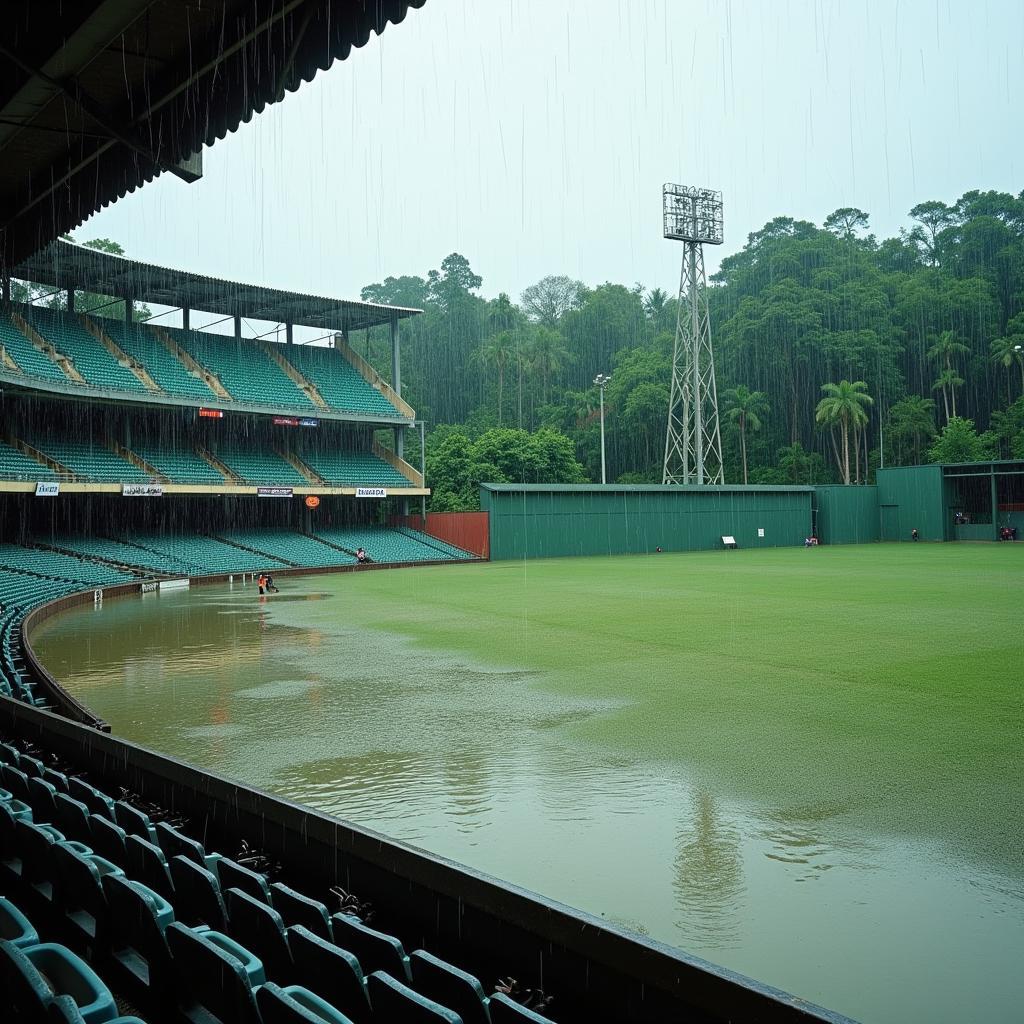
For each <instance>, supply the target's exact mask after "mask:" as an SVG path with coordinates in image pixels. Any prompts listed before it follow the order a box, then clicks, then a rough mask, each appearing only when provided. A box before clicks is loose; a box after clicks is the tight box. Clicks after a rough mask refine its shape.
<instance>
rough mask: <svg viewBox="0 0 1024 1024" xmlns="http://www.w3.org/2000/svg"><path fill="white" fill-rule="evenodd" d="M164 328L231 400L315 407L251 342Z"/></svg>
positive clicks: (270, 404)
mask: <svg viewBox="0 0 1024 1024" xmlns="http://www.w3.org/2000/svg"><path fill="white" fill-rule="evenodd" d="M166 330H167V333H168V335H170V336H171V337H172V338H173V339H174V341H175V342H177V344H178V345H180V346H181V348H183V349H184V350H185V351H186V352H187V353H188V354H189V355H190V356H191V357H192V358H193V359H194V360H195V361H196V362H197V363H199V365H200V366H203V367H205V368H206V369H207V370H209V371H210V372H211V373H212V374H213V375H214V376H215V377H216V378H217V379H218V380H219V381H220V382H221V384H222V385H223V386H224V388H225V390H226V391H227V393H228V394H229V395H230V396H231V397H232V398H233V399H234V400H235V401H237V402H250V403H252V404H254V405H266V406H291V407H294V408H298V409H303V410H304V411H306V412H311V411H312V410H313V409H315V408H316V406H315V405H314V404H313V401H312V399H311V398H310V397H309V396H308V395H307V394H306V392H305V391H303V390H302V389H301V388H300V387H299V386H298V384H296V383H295V381H293V380H292V379H291V377H289V376H288V375H287V374H286V373H285V372H284V370H282V369H281V367H280V366H279V365H278V364H277V363H276V362H275V361H274V360H273V359H271V357H270V356H269V355H267V353H266V352H265V351H264V350H263V348H261V347H260V346H259V345H258V344H256V343H255V342H253V341H248V340H246V339H245V338H234V337H228V336H226V335H221V334H211V333H209V332H206V331H191V330H188V331H186V330H183V329H181V328H167V329H166Z"/></svg>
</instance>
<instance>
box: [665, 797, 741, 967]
mask: <svg viewBox="0 0 1024 1024" xmlns="http://www.w3.org/2000/svg"><path fill="white" fill-rule="evenodd" d="M690 802H691V811H690V815H689V817H688V819H686V820H685V821H684V823H683V826H682V827H681V828H680V830H679V833H678V836H677V842H678V853H677V854H676V858H675V876H674V888H675V894H676V907H677V908H678V911H679V917H678V919H677V922H676V926H677V927H678V928H679V930H680V931H681V932H683V933H684V934H686V935H688V936H691V937H692V939H693V940H694V941H696V942H697V943H699V945H700V946H701V947H703V948H706V949H733V948H735V947H736V946H737V944H738V942H739V938H740V917H741V914H742V913H743V911H744V910H745V901H744V899H743V895H744V888H745V887H744V881H743V858H742V855H741V851H740V834H739V832H738V830H737V829H736V827H735V826H734V825H733V824H732V823H731V822H729V821H728V820H727V818H726V816H725V814H724V813H723V812H722V810H721V809H720V807H719V806H718V804H717V802H716V800H715V798H714V797H713V796H712V795H711V794H710V793H709V792H707V790H703V789H698V790H697V791H696V792H694V794H693V796H692V797H691V801H690Z"/></svg>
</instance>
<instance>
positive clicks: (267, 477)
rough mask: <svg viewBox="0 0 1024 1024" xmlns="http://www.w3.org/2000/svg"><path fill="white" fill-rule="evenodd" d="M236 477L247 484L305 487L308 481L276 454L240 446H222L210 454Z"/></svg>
mask: <svg viewBox="0 0 1024 1024" xmlns="http://www.w3.org/2000/svg"><path fill="white" fill-rule="evenodd" d="M212 454H213V455H215V456H216V457H217V458H218V459H219V460H220V461H221V462H223V463H224V465H225V466H227V467H228V469H230V470H231V472H232V473H234V474H235V475H236V476H237V477H240V478H241V479H242V480H244V481H245V482H246V483H249V484H257V485H259V484H264V485H267V486H271V487H273V486H278V485H284V486H288V487H307V486H309V481H308V480H307V479H306V478H305V477H304V476H303V475H302V474H301V473H300V472H299V471H298V470H297V469H296V468H295V467H294V466H293V465H292V464H291V463H290V462H286V461H285V460H284V459H282V458H281V456H280V455H278V454H277V452H274V451H269V450H267V449H264V450H263V451H257V450H255V449H254V448H252V447H244V446H242V445H223V446H221V447H218V448H217V450H216V451H214V452H213V453H212Z"/></svg>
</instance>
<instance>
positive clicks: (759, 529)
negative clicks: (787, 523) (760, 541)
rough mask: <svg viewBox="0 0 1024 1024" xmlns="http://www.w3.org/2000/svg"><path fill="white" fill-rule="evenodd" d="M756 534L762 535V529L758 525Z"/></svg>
mask: <svg viewBox="0 0 1024 1024" xmlns="http://www.w3.org/2000/svg"><path fill="white" fill-rule="evenodd" d="M757 535H758V537H763V536H764V530H763V529H762V528H761V527H760V526H759V527H758V528H757Z"/></svg>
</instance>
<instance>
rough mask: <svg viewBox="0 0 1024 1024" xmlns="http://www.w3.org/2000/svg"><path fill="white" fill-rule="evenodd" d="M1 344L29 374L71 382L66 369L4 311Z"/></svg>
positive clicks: (41, 378) (0, 316) (23, 370)
mask: <svg viewBox="0 0 1024 1024" xmlns="http://www.w3.org/2000/svg"><path fill="white" fill-rule="evenodd" d="M0 346H3V347H4V348H5V349H6V350H7V352H8V353H9V355H10V356H11V358H12V359H13V360H14V361H15V362H16V363H17V364H18V369H19V370H20V371H21V372H22V373H24V374H26V375H27V376H29V377H38V378H39V379H40V380H48V381H54V382H58V383H60V384H70V383H71V380H70V379H69V378H68V377H67V376H66V375H65V373H64V371H63V370H62V369H61V368H60V367H59V366H58V365H57V364H56V363H55V362H54V361H53V360H52V359H51V358H50V357H49V356H47V355H44V354H43V353H42V352H40V351H39V349H37V348H36V347H35V345H33V344H32V342H31V341H29V339H28V338H26V337H25V335H24V334H22V333H21V331H19V330H18V328H17V327H15V326H14V321H13V320H11V318H10V317H9V316H8V315H7V313H4V312H0Z"/></svg>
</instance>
